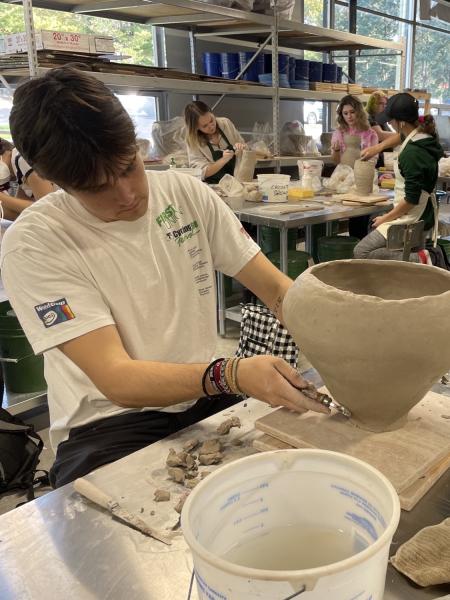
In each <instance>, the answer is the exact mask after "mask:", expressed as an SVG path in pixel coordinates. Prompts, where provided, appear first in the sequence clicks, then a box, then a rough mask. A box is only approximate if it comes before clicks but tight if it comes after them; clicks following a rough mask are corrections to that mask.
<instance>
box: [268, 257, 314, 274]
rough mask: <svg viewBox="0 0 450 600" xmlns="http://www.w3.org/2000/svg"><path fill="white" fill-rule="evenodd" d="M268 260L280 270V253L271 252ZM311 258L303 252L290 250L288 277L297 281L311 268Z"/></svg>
mask: <svg viewBox="0 0 450 600" xmlns="http://www.w3.org/2000/svg"><path fill="white" fill-rule="evenodd" d="M268 259H269V260H270V262H272V263H273V264H274V265H275V266H276V267H278V268H280V252H271V253H270V254H269V255H268ZM310 260H311V256H310V255H309V254H308V253H307V252H303V251H301V250H288V272H287V274H288V276H289V277H290V278H291V279H296V278H297V277H298V276H299V275H300V274H301V273H303V271H306V269H307V268H308V267H309V261H310Z"/></svg>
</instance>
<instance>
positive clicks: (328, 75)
mask: <svg viewBox="0 0 450 600" xmlns="http://www.w3.org/2000/svg"><path fill="white" fill-rule="evenodd" d="M336 80H337V65H335V64H334V63H323V65H322V81H324V82H325V83H336Z"/></svg>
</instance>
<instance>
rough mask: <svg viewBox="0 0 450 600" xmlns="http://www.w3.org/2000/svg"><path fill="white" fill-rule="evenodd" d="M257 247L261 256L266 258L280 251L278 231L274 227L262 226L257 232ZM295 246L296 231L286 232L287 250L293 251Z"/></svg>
mask: <svg viewBox="0 0 450 600" xmlns="http://www.w3.org/2000/svg"><path fill="white" fill-rule="evenodd" d="M259 245H260V247H261V250H262V252H263V254H265V255H266V256H268V255H269V254H270V253H271V252H276V251H277V250H279V249H280V230H279V229H276V228H275V227H268V226H267V225H263V226H262V227H261V228H260V231H259ZM296 246H297V229H289V230H288V250H295V249H296Z"/></svg>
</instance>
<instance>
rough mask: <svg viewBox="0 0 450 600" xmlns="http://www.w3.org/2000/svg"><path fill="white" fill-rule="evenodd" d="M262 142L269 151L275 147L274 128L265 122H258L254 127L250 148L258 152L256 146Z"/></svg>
mask: <svg viewBox="0 0 450 600" xmlns="http://www.w3.org/2000/svg"><path fill="white" fill-rule="evenodd" d="M260 142H261V143H263V144H264V146H263V147H264V148H267V149H269V150H270V148H271V147H272V145H273V133H272V127H271V126H270V124H269V123H267V122H264V121H256V122H255V124H254V125H253V129H252V135H251V139H250V146H249V147H250V148H251V149H252V150H256V148H255V147H254V145H255V144H256V143H260Z"/></svg>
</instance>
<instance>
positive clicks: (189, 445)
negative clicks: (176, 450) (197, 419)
mask: <svg viewBox="0 0 450 600" xmlns="http://www.w3.org/2000/svg"><path fill="white" fill-rule="evenodd" d="M199 443H200V442H199V440H198V439H197V438H192V439H190V440H188V441H187V442H185V443H184V444H183V450H184V451H185V452H191V451H192V450H195V448H197V446H198V445H199Z"/></svg>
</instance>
